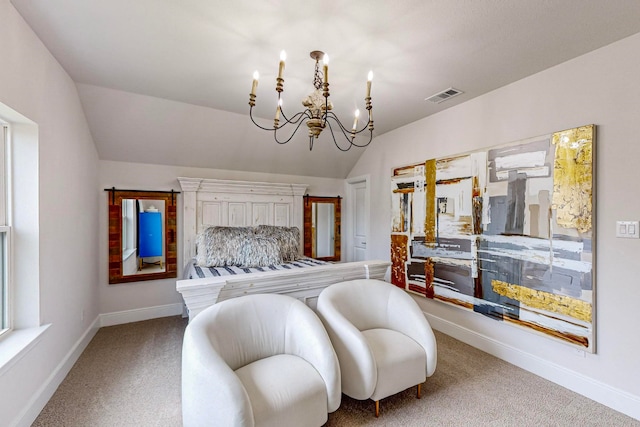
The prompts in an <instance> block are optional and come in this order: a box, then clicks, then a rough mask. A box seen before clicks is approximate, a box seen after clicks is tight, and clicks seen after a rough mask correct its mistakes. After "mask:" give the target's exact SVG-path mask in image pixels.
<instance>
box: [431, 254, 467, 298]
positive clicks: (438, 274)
mask: <svg viewBox="0 0 640 427" xmlns="http://www.w3.org/2000/svg"><path fill="white" fill-rule="evenodd" d="M433 274H434V283H435V284H439V285H443V286H446V287H449V288H452V289H455V290H457V291H458V292H460V293H461V294H463V295H469V296H473V295H474V292H473V290H474V280H473V277H471V268H470V267H466V266H459V265H450V264H444V263H440V262H435V263H434V273H433Z"/></svg>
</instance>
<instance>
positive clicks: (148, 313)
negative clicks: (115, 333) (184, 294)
mask: <svg viewBox="0 0 640 427" xmlns="http://www.w3.org/2000/svg"><path fill="white" fill-rule="evenodd" d="M183 311H184V305H183V304H182V303H175V304H166V305H157V306H154V307H144V308H136V309H133V310H124V311H115V312H113V313H103V314H101V315H100V316H99V318H100V327H105V326H114V325H122V324H124V323H131V322H140V321H143V320H150V319H157V318H160V317H169V316H177V315H181V314H183Z"/></svg>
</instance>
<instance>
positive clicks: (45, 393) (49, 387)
mask: <svg viewBox="0 0 640 427" xmlns="http://www.w3.org/2000/svg"><path fill="white" fill-rule="evenodd" d="M98 320H99V318H98V317H96V319H95V320H94V321H93V322H91V324H90V325H89V327H88V328H87V329H86V330H85V332H84V333H83V334H82V336H81V337H80V338H79V339H78V341H76V343H75V344H74V345H73V347H71V349H70V350H69V352H68V353H67V355H66V356H65V357H64V358H63V359H62V361H61V362H60V364H59V365H58V366H57V367H56V368H55V369H54V370H53V372H52V373H51V375H49V378H47V380H46V381H45V382H44V383H43V384H42V386H41V387H40V388H39V389H38V391H37V392H36V393H35V394H34V395H33V397H32V398H31V400H30V401H29V403H28V404H27V405H26V406H25V408H24V410H23V411H22V413H21V414H20V415H19V416H18V417H17V418H16V419H15V420H14V422H13V423H12V424H10V425H11V426H14V427H29V426H30V425H31V424H33V422H34V421H35V420H36V418H38V415H39V414H40V412H41V411H42V409H43V408H44V407H45V405H46V404H47V402H49V399H51V397H52V396H53V394H54V393H55V391H56V390H57V389H58V387H59V386H60V384H61V383H62V381H63V380H64V379H65V377H66V376H67V374H68V373H69V371H71V368H73V365H74V364H75V363H76V361H77V360H78V358H79V357H80V355H81V354H82V352H83V351H84V349H85V348H87V345H89V342H91V339H92V338H93V336H94V335H95V334H96V332H98V328H99V325H98Z"/></svg>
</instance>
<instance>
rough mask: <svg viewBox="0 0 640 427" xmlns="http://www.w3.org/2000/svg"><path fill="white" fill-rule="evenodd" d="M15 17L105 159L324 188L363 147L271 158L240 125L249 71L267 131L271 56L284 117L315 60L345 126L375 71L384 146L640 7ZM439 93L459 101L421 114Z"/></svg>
mask: <svg viewBox="0 0 640 427" xmlns="http://www.w3.org/2000/svg"><path fill="white" fill-rule="evenodd" d="M12 3H13V4H14V5H15V7H16V8H17V9H18V11H19V12H20V13H21V14H22V16H23V17H24V19H25V20H26V21H27V22H28V23H29V25H30V26H31V27H32V28H33V30H34V31H35V32H36V34H37V35H38V36H39V37H40V39H41V40H42V42H43V43H44V44H45V45H46V46H47V48H48V49H49V50H50V51H51V53H52V54H53V55H54V56H55V57H56V59H57V60H58V61H59V62H60V64H62V66H63V67H64V68H65V69H66V70H67V72H68V73H69V75H70V76H71V78H72V79H73V80H74V81H75V82H76V84H77V86H78V91H79V94H80V99H81V101H82V104H83V107H84V109H85V113H86V116H87V120H88V123H89V126H90V129H91V132H92V134H93V137H94V140H95V143H96V145H97V148H98V153H99V155H100V158H101V159H103V160H117V161H131V162H142V163H154V164H165V165H180V166H194V167H205V168H217V169H234V170H248V171H256V172H271V173H274V172H278V173H286V174H295V175H309V176H325V177H335V178H342V177H345V176H346V175H347V174H348V172H349V171H350V170H351V168H352V166H353V165H354V164H355V162H356V161H357V159H358V157H359V156H360V154H361V153H362V149H352V150H351V151H349V152H348V153H343V152H340V151H338V150H337V149H336V148H335V147H334V145H333V142H332V141H331V140H330V136H329V135H328V134H327V133H328V132H327V131H325V132H324V133H323V135H321V136H320V139H319V140H318V141H317V142H316V143H315V145H314V149H313V151H312V152H309V149H308V139H307V138H306V135H305V134H306V132H300V133H301V134H302V135H301V136H300V137H297V138H295V139H294V140H293V141H292V142H290V143H289V144H286V145H282V146H280V145H278V144H276V143H275V142H274V141H273V139H272V136H271V134H269V133H266V132H264V131H260V130H258V129H257V128H256V127H255V126H254V125H253V124H252V123H251V122H250V120H249V117H248V107H249V106H248V104H247V102H248V98H249V96H248V95H249V92H250V89H251V75H252V73H253V71H254V70H256V69H257V70H259V71H260V74H261V79H260V84H259V86H258V97H257V107H256V108H257V114H258V115H259V116H261V117H263V118H265V119H270V118H272V117H273V114H274V112H275V102H276V92H275V77H276V74H277V71H278V70H277V66H278V56H279V52H280V50H282V49H285V50H286V51H287V64H286V69H285V75H284V78H285V91H284V93H283V97H284V109H285V112H289V113H290V112H292V111H293V110H294V108H295V109H296V110H297V109H298V107H299V106H300V104H299V103H300V101H301V99H302V98H303V97H304V96H306V95H307V94H308V93H309V92H310V91H311V87H312V86H311V80H312V75H313V67H314V63H313V61H312V60H311V59H310V58H309V52H310V51H312V50H323V51H324V52H327V53H328V54H329V55H330V57H331V62H330V87H331V99H332V100H333V104H334V109H335V111H336V112H337V114H338V115H339V116H341V117H344V119H343V120H344V121H345V124H347V126H350V123H351V120H352V119H351V115H352V112H353V110H354V109H355V108H356V107H358V108H360V109H361V110H364V101H363V98H364V96H365V81H366V75H367V72H368V71H369V70H370V69H372V70H373V71H374V75H375V76H374V80H373V88H372V93H371V96H372V98H373V105H374V109H373V112H374V117H373V118H374V121H375V127H376V130H375V134H374V135H380V134H382V133H385V132H388V131H390V130H393V129H395V128H398V127H400V126H403V125H405V124H407V123H410V122H413V121H415V120H418V119H420V118H423V117H426V116H429V115H431V114H434V113H436V112H438V111H441V110H442V109H445V108H449V107H451V106H454V105H456V104H458V103H460V102H464V101H466V100H469V99H471V98H473V97H476V96H479V95H481V94H483V93H486V92H488V91H491V90H493V89H496V88H498V87H501V86H504V85H506V84H509V83H511V82H514V81H516V80H519V79H521V78H523V77H526V76H529V75H531V74H534V73H537V72H539V71H541V70H544V69H546V68H549V67H552V66H554V65H556V64H559V63H561V62H564V61H567V60H569V59H571V58H574V57H576V56H579V55H581V54H584V53H587V52H589V51H591V50H594V49H597V48H599V47H602V46H604V45H607V44H609V43H612V42H614V41H616V40H619V39H621V38H624V37H626V36H629V35H632V34H635V33H637V32H640V2H638V1H637V0H607V1H603V0H536V1H534V0H531V1H526V0H474V1H468V0H433V1H425V0H400V1H395V2H390V1H383V0H368V1H363V0H325V1H315V0H307V1H304V2H301V1H296V0H261V1H259V0H256V1H251V0H234V1H219V0H181V1H177V0H135V1H131V0H108V1H106V0H105V1H87V0H12ZM603 78H606V76H603ZM450 86H453V87H455V88H458V89H460V90H463V91H464V94H462V95H459V96H457V97H455V98H453V99H451V100H449V101H446V102H444V103H441V104H433V103H428V102H426V101H425V98H427V97H428V96H430V95H433V94H434V93H436V92H439V91H441V90H444V89H446V88H448V87H450ZM265 123H268V122H265ZM375 143H376V141H375V139H374V142H373V144H375ZM424 143H425V144H436V143H437V141H424Z"/></svg>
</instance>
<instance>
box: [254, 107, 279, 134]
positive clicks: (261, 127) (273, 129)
mask: <svg viewBox="0 0 640 427" xmlns="http://www.w3.org/2000/svg"><path fill="white" fill-rule="evenodd" d="M249 117H251V121H252V122H253V124H254V125H256V126H258V127H259V128H260V129H262V130H270V131H271V130H272V131H275V130H276V128H266V127H264V126H261V125H259V124H258V123H256V121H255V120H254V119H253V107H251V108H249Z"/></svg>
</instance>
